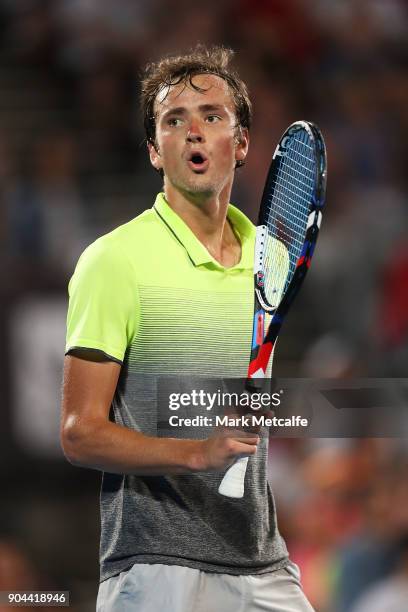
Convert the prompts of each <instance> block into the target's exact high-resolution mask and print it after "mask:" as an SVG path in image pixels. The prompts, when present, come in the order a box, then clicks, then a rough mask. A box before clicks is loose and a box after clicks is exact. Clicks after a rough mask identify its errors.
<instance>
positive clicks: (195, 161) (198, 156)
mask: <svg viewBox="0 0 408 612" xmlns="http://www.w3.org/2000/svg"><path fill="white" fill-rule="evenodd" d="M208 164H209V162H208V159H207V158H206V157H205V155H203V154H202V153H200V152H199V151H193V152H192V153H191V155H190V156H189V158H188V165H189V166H190V168H191V169H192V170H193V171H194V172H204V171H205V170H206V169H207V168H208Z"/></svg>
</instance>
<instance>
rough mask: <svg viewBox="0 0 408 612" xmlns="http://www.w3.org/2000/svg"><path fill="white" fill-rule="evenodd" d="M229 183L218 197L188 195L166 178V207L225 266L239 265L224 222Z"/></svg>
mask: <svg viewBox="0 0 408 612" xmlns="http://www.w3.org/2000/svg"><path fill="white" fill-rule="evenodd" d="M231 186H232V185H231V184H229V185H226V186H225V187H224V189H223V190H222V191H221V193H219V194H216V195H215V194H208V193H190V192H184V191H180V190H179V189H177V188H175V187H174V185H172V184H171V183H170V182H169V181H168V180H167V179H166V178H165V181H164V193H165V196H166V200H167V202H168V204H169V206H170V207H171V208H172V209H173V210H174V212H176V213H177V214H178V215H179V217H181V218H182V219H183V221H184V222H185V223H186V225H188V226H189V228H190V229H191V231H192V232H193V233H194V234H195V235H196V237H197V238H198V240H199V241H200V242H201V243H202V244H203V245H204V246H205V248H206V249H207V250H208V251H209V253H210V254H211V255H212V256H213V257H214V259H216V260H217V261H218V262H220V263H221V264H222V265H224V266H225V267H230V266H233V265H235V264H236V263H238V262H239V260H240V258H241V245H240V242H239V240H238V238H237V237H236V235H235V234H234V232H233V230H232V227H231V225H230V224H229V222H228V220H227V212H228V203H229V197H230V194H231Z"/></svg>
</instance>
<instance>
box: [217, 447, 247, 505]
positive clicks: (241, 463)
mask: <svg viewBox="0 0 408 612" xmlns="http://www.w3.org/2000/svg"><path fill="white" fill-rule="evenodd" d="M247 464H248V457H241V458H240V459H237V460H236V461H235V463H233V464H232V465H231V466H230V467H229V468H228V470H227V471H226V472H225V474H224V478H223V479H222V480H221V484H220V486H219V487H218V493H221V495H225V497H235V498H237V499H238V498H240V497H244V492H245V473H246V469H247Z"/></svg>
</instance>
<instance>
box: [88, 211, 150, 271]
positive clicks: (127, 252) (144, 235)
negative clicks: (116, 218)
mask: <svg viewBox="0 0 408 612" xmlns="http://www.w3.org/2000/svg"><path fill="white" fill-rule="evenodd" d="M157 227H158V224H157V219H156V214H155V212H154V210H153V209H149V210H146V211H145V212H143V213H142V214H141V215H139V216H137V217H135V218H134V219H132V220H131V221H128V222H127V223H124V224H123V225H120V226H119V227H117V228H115V229H114V230H112V231H111V232H109V233H107V234H104V235H103V236H100V237H99V238H97V240H95V241H94V242H92V244H90V245H89V246H88V247H87V248H86V249H85V250H84V251H83V253H82V255H81V256H80V258H79V260H78V266H81V267H83V266H86V267H88V266H90V265H91V266H93V267H94V266H98V267H103V266H117V265H124V266H126V265H128V264H129V262H131V261H132V260H133V259H134V255H135V254H137V253H138V252H141V253H143V251H144V250H145V249H146V247H147V246H148V244H150V243H151V240H152V238H154V236H155V234H156V233H157Z"/></svg>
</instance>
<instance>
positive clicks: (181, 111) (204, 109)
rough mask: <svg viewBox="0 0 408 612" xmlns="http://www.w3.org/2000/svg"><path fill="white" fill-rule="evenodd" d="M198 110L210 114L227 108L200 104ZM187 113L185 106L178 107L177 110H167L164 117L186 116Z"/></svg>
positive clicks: (218, 105)
mask: <svg viewBox="0 0 408 612" xmlns="http://www.w3.org/2000/svg"><path fill="white" fill-rule="evenodd" d="M198 110H199V111H201V112H202V113H208V112H215V111H222V110H225V107H224V105H222V104H200V106H199V107H198ZM186 111H187V109H186V108H185V107H184V106H176V107H175V108H169V109H168V110H166V111H165V112H164V113H163V115H162V117H167V116H168V115H184V114H185V112H186Z"/></svg>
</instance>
